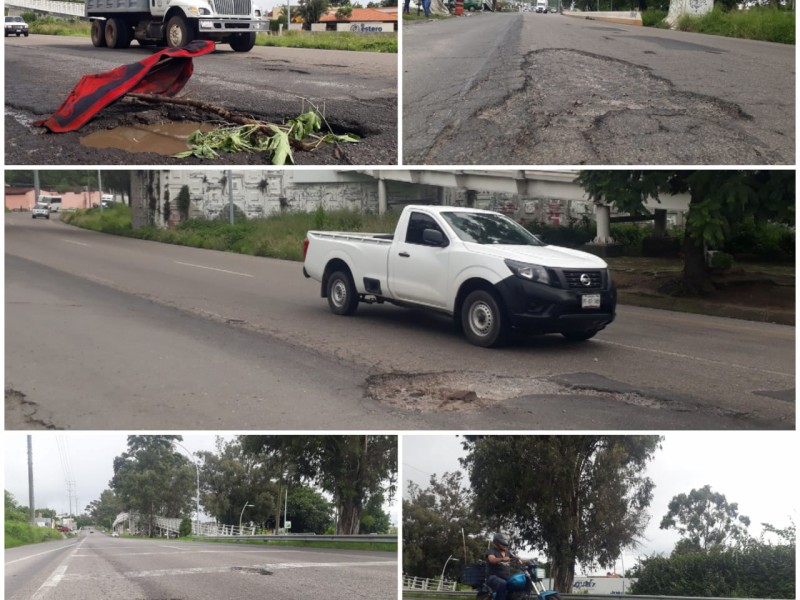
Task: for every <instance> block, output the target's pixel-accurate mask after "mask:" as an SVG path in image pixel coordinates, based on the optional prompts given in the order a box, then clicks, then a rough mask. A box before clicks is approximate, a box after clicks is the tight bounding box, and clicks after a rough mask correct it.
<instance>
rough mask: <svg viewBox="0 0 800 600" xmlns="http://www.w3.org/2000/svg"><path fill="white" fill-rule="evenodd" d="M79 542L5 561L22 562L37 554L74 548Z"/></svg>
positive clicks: (7, 562)
mask: <svg viewBox="0 0 800 600" xmlns="http://www.w3.org/2000/svg"><path fill="white" fill-rule="evenodd" d="M77 543H78V542H75V543H74V544H67V545H66V546H61V547H60V548H53V549H52V550H45V551H44V552H39V553H38V554H31V555H30V556H24V557H23V558H16V559H14V560H8V561H6V562H5V564H7V565H13V564H14V563H18V562H22V561H25V560H30V559H31V558H36V557H37V556H43V555H45V554H50V553H51V552H60V551H61V550H66V549H67V548H72V546H75V545H77Z"/></svg>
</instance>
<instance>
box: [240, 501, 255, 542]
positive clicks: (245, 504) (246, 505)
mask: <svg viewBox="0 0 800 600" xmlns="http://www.w3.org/2000/svg"><path fill="white" fill-rule="evenodd" d="M248 506H255V504H248V503H247V502H245V503H244V506H243V507H242V512H241V513H239V535H241V534H242V517H243V516H244V509H245V508H247V507H248Z"/></svg>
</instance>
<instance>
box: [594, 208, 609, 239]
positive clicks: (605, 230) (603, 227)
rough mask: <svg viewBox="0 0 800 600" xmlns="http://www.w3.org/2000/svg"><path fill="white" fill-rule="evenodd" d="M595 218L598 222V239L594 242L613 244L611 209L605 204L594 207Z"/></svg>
mask: <svg viewBox="0 0 800 600" xmlns="http://www.w3.org/2000/svg"><path fill="white" fill-rule="evenodd" d="M594 216H595V221H596V222H597V237H595V238H594V240H592V243H594V244H613V243H614V239H613V238H612V237H611V208H610V207H609V206H607V205H605V204H595V205H594Z"/></svg>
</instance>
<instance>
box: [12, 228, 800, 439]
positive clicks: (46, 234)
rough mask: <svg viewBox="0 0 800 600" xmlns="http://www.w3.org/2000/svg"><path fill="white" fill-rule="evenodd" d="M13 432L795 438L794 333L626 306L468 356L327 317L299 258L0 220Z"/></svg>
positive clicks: (440, 340)
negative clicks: (785, 432) (591, 328)
mask: <svg viewBox="0 0 800 600" xmlns="http://www.w3.org/2000/svg"><path fill="white" fill-rule="evenodd" d="M5 234H6V282H5V283H6V305H5V309H6V352H5V355H6V364H5V372H6V428H8V429H27V428H41V427H49V428H68V429H69V428H76V429H164V428H168V429H169V428H181V429H183V430H185V429H204V430H222V429H243V428H244V429H270V430H280V429H303V430H309V429H328V430H330V429H361V428H363V429H372V430H394V431H403V430H417V429H441V430H452V429H481V430H506V429H522V430H533V429H559V430H561V429H632V430H633V429H660V430H663V429H741V428H793V427H794V414H795V329H794V327H788V326H782V325H773V324H768V323H754V322H747V321H737V320H732V319H723V318H713V317H705V316H699V315H689V314H682V313H675V312H669V311H661V310H652V309H644V308H637V307H629V306H620V307H619V308H618V317H617V320H616V322H614V323H612V324H611V325H610V326H609V327H608V328H607V329H606V330H604V331H602V332H601V333H600V334H598V336H596V337H595V338H594V339H593V340H591V341H589V342H586V343H582V344H574V343H568V342H566V341H565V340H564V339H563V338H561V336H538V337H519V338H516V339H515V340H513V342H512V343H511V344H510V345H509V346H508V347H506V348H502V349H498V350H485V349H481V348H476V347H473V346H471V345H469V344H468V343H467V342H466V341H465V340H464V338H463V337H462V335H461V334H460V333H458V332H456V331H455V330H454V328H453V326H452V324H451V322H450V320H449V319H447V318H444V317H442V316H439V315H434V314H430V313H426V312H420V311H412V310H407V309H401V308H397V307H393V306H390V305H372V306H360V307H359V309H358V312H357V313H356V315H355V316H354V317H351V318H345V317H337V316H335V315H333V314H331V313H330V312H329V310H328V307H327V304H326V302H325V301H324V300H323V299H321V298H320V297H319V287H318V284H316V283H314V282H312V281H311V280H306V279H304V278H303V277H302V275H301V268H300V265H299V264H297V263H294V262H289V261H281V260H271V259H264V258H257V257H251V256H241V255H235V254H226V253H221V252H214V251H207V250H199V249H193V248H186V247H179V246H170V245H162V244H157V243H153V242H146V241H140V240H133V239H126V238H117V237H114V236H107V235H103V234H98V233H95V232H91V231H85V230H80V229H77V228H73V227H70V226H67V225H65V224H63V223H61V222H59V221H57V220H51V221H41V220H33V219H31V218H30V217H29V216H27V215H25V214H20V213H14V214H8V215H6V224H5Z"/></svg>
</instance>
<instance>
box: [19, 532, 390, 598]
mask: <svg viewBox="0 0 800 600" xmlns="http://www.w3.org/2000/svg"><path fill="white" fill-rule="evenodd" d="M55 544H59V546H58V547H56V546H55ZM51 546H53V547H52V548H51ZM44 553H46V554H44ZM5 589H6V593H5V598H6V600H48V599H56V598H58V599H59V600H83V599H85V598H102V599H103V600H115V599H119V600H130V599H132V598H135V599H137V600H147V599H150V600H163V599H164V598H192V599H193V600H205V599H208V600H217V599H219V598H230V599H232V600H233V599H236V598H285V599H287V600H293V599H297V600H299V599H301V598H303V599H304V598H309V597H317V598H330V599H331V600H346V599H349V598H378V599H386V600H388V599H390V598H391V599H394V598H396V597H397V557H396V555H395V554H392V553H390V552H369V551H358V550H320V549H299V548H291V547H274V546H273V547H269V546H263V547H262V546H256V545H245V544H242V545H236V544H221V543H211V542H181V541H175V540H165V539H155V540H150V539H146V538H143V539H138V538H136V539H134V538H112V537H110V536H109V535H106V534H103V533H100V532H97V533H93V534H89V533H81V534H80V536H79V538H78V540H77V542H75V541H73V542H71V543H68V544H61V543H60V542H54V543H48V544H38V545H35V546H24V547H22V548H14V549H11V550H7V551H6V553H5Z"/></svg>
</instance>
